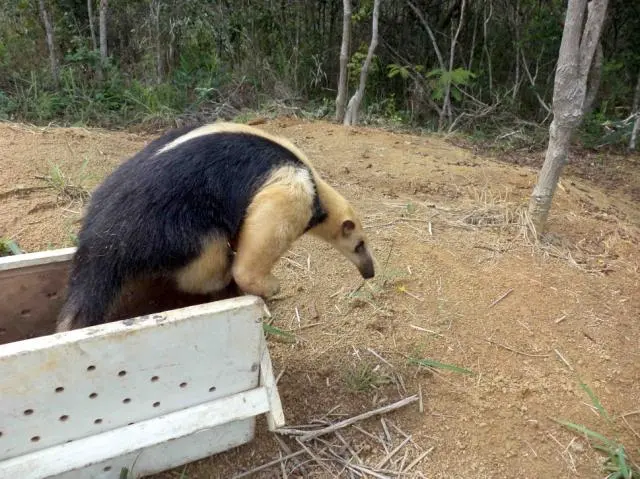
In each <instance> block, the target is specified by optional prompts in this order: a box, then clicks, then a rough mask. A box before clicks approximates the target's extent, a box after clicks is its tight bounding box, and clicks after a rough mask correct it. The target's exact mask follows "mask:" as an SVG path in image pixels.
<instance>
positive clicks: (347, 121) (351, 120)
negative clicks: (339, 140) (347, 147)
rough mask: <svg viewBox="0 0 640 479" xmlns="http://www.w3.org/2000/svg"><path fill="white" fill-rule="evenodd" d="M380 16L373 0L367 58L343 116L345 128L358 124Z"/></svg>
mask: <svg viewBox="0 0 640 479" xmlns="http://www.w3.org/2000/svg"><path fill="white" fill-rule="evenodd" d="M379 16H380V0H374V2H373V20H372V28H371V43H370V44H369V51H368V52H367V58H366V59H365V61H364V64H363V65H362V70H361V71H360V85H359V86H358V90H357V91H356V92H355V94H354V95H353V96H352V97H351V99H350V100H349V104H348V105H347V112H346V113H345V116H344V122H343V124H344V125H345V126H348V125H357V124H358V114H359V112H360V103H362V98H363V97H364V88H365V86H366V83H367V75H368V73H369V67H370V66H371V60H372V59H373V52H375V50H376V47H377V46H378V17H379Z"/></svg>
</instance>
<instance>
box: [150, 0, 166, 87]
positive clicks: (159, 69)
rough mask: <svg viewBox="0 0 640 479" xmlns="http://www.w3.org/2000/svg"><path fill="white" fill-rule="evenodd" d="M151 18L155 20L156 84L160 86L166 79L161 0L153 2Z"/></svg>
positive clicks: (153, 0)
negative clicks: (161, 26) (161, 33)
mask: <svg viewBox="0 0 640 479" xmlns="http://www.w3.org/2000/svg"><path fill="white" fill-rule="evenodd" d="M151 18H152V20H153V37H154V38H153V39H154V44H155V50H156V82H157V83H158V84H160V83H162V79H163V77H164V61H163V57H162V44H161V35H160V0H152V1H151Z"/></svg>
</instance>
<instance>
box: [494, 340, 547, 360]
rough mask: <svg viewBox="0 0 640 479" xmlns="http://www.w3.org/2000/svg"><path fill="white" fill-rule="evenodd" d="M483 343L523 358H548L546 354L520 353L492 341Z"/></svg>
mask: <svg viewBox="0 0 640 479" xmlns="http://www.w3.org/2000/svg"><path fill="white" fill-rule="evenodd" d="M485 341H486V342H488V343H489V344H493V345H495V346H498V347H499V348H503V349H506V350H507V351H511V352H512V353H516V354H521V355H523V356H528V357H530V358H548V357H549V355H548V354H529V353H523V352H522V351H518V350H517V349H513V348H510V347H509V346H505V345H504V344H500V343H496V342H495V341H492V340H491V339H485Z"/></svg>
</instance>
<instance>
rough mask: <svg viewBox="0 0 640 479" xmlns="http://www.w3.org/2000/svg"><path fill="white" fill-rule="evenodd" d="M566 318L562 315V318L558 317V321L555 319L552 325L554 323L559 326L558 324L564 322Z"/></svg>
mask: <svg viewBox="0 0 640 479" xmlns="http://www.w3.org/2000/svg"><path fill="white" fill-rule="evenodd" d="M566 318H567V315H566V314H563V315H562V316H560V317H559V318H558V319H556V320H555V321H554V323H556V324H560V323H561V322H562V321H564V320H565V319H566Z"/></svg>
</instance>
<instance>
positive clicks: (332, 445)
mask: <svg viewBox="0 0 640 479" xmlns="http://www.w3.org/2000/svg"><path fill="white" fill-rule="evenodd" d="M418 400H419V398H418V396H417V395H414V396H410V397H406V398H404V399H402V400H400V401H398V402H396V403H393V404H389V405H386V406H383V407H381V408H379V409H375V410H372V411H368V412H366V413H363V414H360V415H358V416H355V417H351V418H348V419H342V420H340V421H337V422H335V421H332V417H334V416H335V415H336V411H337V410H338V409H339V406H336V407H334V408H333V409H331V410H330V411H328V412H327V413H326V414H325V415H324V416H322V417H319V418H315V419H313V420H311V422H310V423H309V424H302V425H297V426H294V427H292V428H287V429H283V430H280V431H278V432H279V433H280V434H281V435H284V437H287V439H286V440H285V439H283V438H281V437H278V436H276V440H277V442H278V444H279V448H280V452H279V457H278V458H275V459H274V460H272V461H269V462H267V463H265V464H263V465H261V466H258V467H256V468H253V469H251V470H249V471H245V472H242V473H240V474H238V475H236V476H234V479H241V478H244V477H253V476H255V475H256V474H258V473H260V472H267V471H270V470H271V471H273V472H274V473H276V471H277V473H279V474H280V477H283V478H287V477H309V478H313V477H348V478H362V477H366V478H369V477H374V478H389V477H407V478H413V477H415V478H418V477H420V478H422V477H425V476H424V475H423V474H422V473H420V472H416V471H414V468H415V467H416V466H417V465H418V464H419V463H420V462H422V461H423V460H425V459H426V458H427V456H428V455H429V454H430V453H431V452H432V451H433V450H434V448H435V446H431V447H429V448H427V449H425V448H424V447H421V446H419V445H418V444H416V443H415V442H414V441H413V440H412V436H411V435H410V434H407V433H405V432H404V431H403V430H401V429H400V428H399V427H398V426H397V425H396V424H395V423H394V422H393V421H391V420H390V419H389V418H388V417H385V415H386V414H388V413H391V412H392V411H394V410H396V409H399V408H404V407H408V406H409V405H411V404H414V403H415V402H417V401H418ZM377 416H380V419H379V421H378V420H375V419H374V418H375V417H377ZM365 423H366V426H365Z"/></svg>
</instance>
